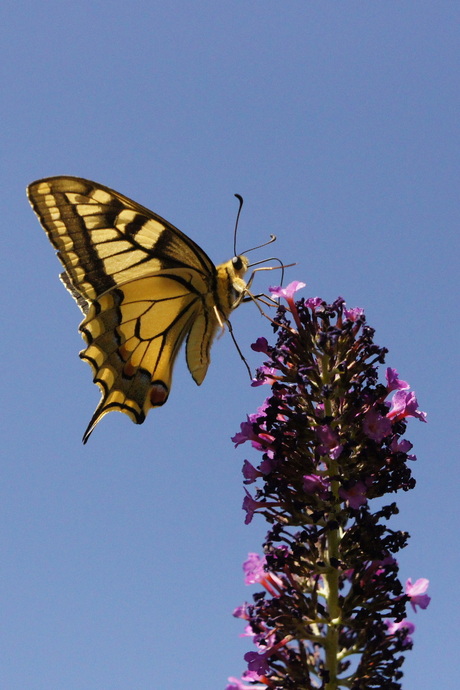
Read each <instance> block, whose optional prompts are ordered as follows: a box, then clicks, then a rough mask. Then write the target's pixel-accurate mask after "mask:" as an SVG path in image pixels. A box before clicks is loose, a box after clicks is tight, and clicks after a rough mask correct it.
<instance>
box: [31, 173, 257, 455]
mask: <svg viewBox="0 0 460 690" xmlns="http://www.w3.org/2000/svg"><path fill="white" fill-rule="evenodd" d="M28 195H29V199H30V202H31V204H32V206H33V208H34V210H35V212H36V213H37V215H38V217H39V219H40V222H41V224H42V225H43V227H44V228H45V230H46V232H47V234H48V237H49V239H50V241H51V243H52V244H53V246H54V247H55V248H56V249H57V252H58V257H59V259H60V261H61V263H62V264H63V266H64V269H65V270H64V273H63V274H62V276H61V279H62V281H63V283H64V285H65V286H66V287H67V288H68V289H69V291H70V292H71V293H72V295H73V297H74V298H75V299H76V300H77V302H78V304H79V306H80V307H81V309H82V311H83V312H84V314H85V319H84V321H83V322H82V324H81V325H80V331H81V333H82V336H83V339H84V340H85V342H86V345H87V346H86V348H85V349H84V350H83V351H82V352H81V353H80V357H81V358H82V359H84V360H85V361H87V362H88V363H89V364H90V365H91V368H92V370H93V375H94V379H93V380H94V382H95V383H97V385H98V386H99V388H100V389H101V392H102V399H101V401H100V403H99V405H98V407H97V409H96V411H95V413H94V415H93V417H92V419H91V421H90V423H89V425H88V428H87V430H86V432H85V435H84V437H83V440H84V442H86V440H87V439H88V437H89V435H90V433H91V432H92V430H93V429H94V427H95V425H96V424H97V422H98V421H99V420H100V419H101V417H102V416H103V415H105V414H106V413H107V412H109V411H111V410H119V411H121V412H124V413H125V414H127V415H128V416H129V417H130V418H131V419H132V421H134V422H136V423H137V424H141V423H142V422H143V421H144V419H145V416H146V414H147V412H148V410H149V409H150V408H152V407H158V406H160V405H163V404H164V403H165V402H166V400H167V399H168V395H169V391H170V388H171V379H172V370H173V366H174V362H175V359H176V357H177V354H178V351H179V349H180V346H181V345H182V343H183V342H184V340H186V341H187V344H186V359H187V365H188V368H189V370H190V373H191V374H192V376H193V378H194V380H195V381H196V383H197V384H200V383H201V382H202V381H203V379H204V377H205V375H206V372H207V369H208V366H209V361H210V355H209V353H210V347H211V344H212V341H213V339H214V337H215V335H216V332H217V331H218V329H219V327H220V328H222V327H223V326H224V324H225V323H226V321H227V319H228V316H229V314H230V312H231V310H232V309H233V308H234V307H235V306H237V305H238V304H239V303H240V301H241V298H242V295H243V294H244V291H245V289H246V284H245V282H244V280H243V278H242V276H243V275H244V273H245V272H246V270H247V267H248V261H247V259H246V258H245V257H235V258H234V259H233V260H232V261H229V262H227V263H225V264H221V265H220V266H217V267H216V266H215V265H214V264H213V263H212V261H211V260H210V259H209V257H208V256H207V255H206V254H205V252H204V251H203V250H202V249H201V248H200V247H199V246H198V245H197V244H195V242H193V241H192V240H191V239H190V238H188V237H187V236H186V235H184V233H182V232H181V231H180V230H178V229H177V228H175V227H174V226H173V225H171V224H170V223H168V222H167V221H165V220H163V219H162V218H161V217H160V216H158V215H156V214H155V213H153V212H152V211H149V210H148V209H146V208H145V207H143V206H141V205H139V204H137V203H136V202H134V201H132V200H131V199H128V198H127V197H124V196H123V195H121V194H119V193H118V192H115V191H114V190H111V189H109V188H108V187H104V186H103V185H98V184H96V183H94V182H90V181H89V180H84V179H81V178H75V177H53V178H46V179H43V180H38V181H37V182H34V183H32V184H31V185H30V187H29V188H28Z"/></svg>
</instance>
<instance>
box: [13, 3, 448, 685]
mask: <svg viewBox="0 0 460 690" xmlns="http://www.w3.org/2000/svg"><path fill="white" fill-rule="evenodd" d="M0 19H1V24H2V28H3V40H2V46H1V47H0V51H1V55H0V61H1V65H2V71H1V93H2V105H1V125H0V126H1V160H2V166H1V176H2V195H1V199H2V201H1V204H2V217H3V233H2V236H3V240H2V247H3V249H2V253H1V257H2V270H1V278H2V283H3V286H2V292H1V294H2V302H3V304H2V315H3V326H4V331H3V339H2V346H3V349H4V353H3V362H4V365H5V371H4V374H3V382H4V396H3V414H2V425H3V431H2V438H3V447H4V453H3V460H2V463H1V465H0V553H1V558H0V583H1V587H0V610H1V621H2V624H1V626H0V687H1V688H5V689H8V690H24V689H25V688H27V690H55V689H56V690H61V689H62V688H65V689H66V690H82V689H84V690H100V688H104V689H105V688H107V689H110V690H125V689H126V688H130V690H147V689H148V690H150V689H156V688H162V689H165V690H169V689H176V688H182V687H187V689H188V690H217V689H219V688H224V687H225V684H226V680H227V677H228V676H229V675H235V676H238V675H239V674H240V672H241V671H242V670H243V668H244V662H243V658H242V657H243V654H244V652H245V651H247V650H248V649H249V648H250V647H249V645H248V644H247V642H246V640H244V639H241V638H239V637H238V635H239V633H240V632H242V628H241V625H240V623H239V622H238V621H236V620H234V619H233V618H232V616H231V612H232V610H233V608H234V607H235V606H236V605H238V604H239V603H241V602H242V601H243V600H244V599H246V598H249V597H250V596H251V591H250V590H249V588H245V587H244V585H243V582H242V572H241V563H242V561H243V560H244V559H245V557H246V555H247V553H248V551H258V550H260V543H261V537H262V535H263V534H264V533H265V527H264V525H263V524H262V522H261V521H257V520H256V521H255V522H254V523H253V524H252V525H251V526H249V527H247V526H244V524H243V517H244V515H243V512H242V511H241V501H242V496H243V488H242V482H241V474H240V468H241V466H242V463H243V460H244V458H245V457H248V458H250V457H251V451H250V449H246V448H245V447H243V448H239V449H237V450H234V449H233V445H232V443H231V441H230V437H231V436H232V435H233V434H234V433H235V432H236V431H237V430H238V428H239V424H240V422H241V421H242V420H243V419H244V418H245V415H246V414H247V413H250V412H252V411H254V410H255V408H256V407H257V406H258V405H260V404H261V402H262V400H263V396H264V392H265V391H262V390H261V389H260V388H258V389H251V388H250V387H249V385H248V381H247V374H246V372H245V369H244V367H243V366H242V364H241V362H240V360H239V358H238V355H237V354H236V352H235V350H234V347H233V345H232V342H231V339H230V338H229V337H228V335H227V336H224V337H223V338H221V339H220V340H219V341H218V342H216V344H215V346H214V349H213V362H212V366H211V368H210V371H209V373H208V376H207V378H206V380H205V382H204V383H203V385H202V386H201V388H197V387H196V385H195V384H194V382H193V381H192V380H191V378H190V376H189V374H188V372H187V370H186V367H185V364H184V358H183V355H181V356H180V357H179V361H178V364H177V367H176V370H175V377H174V383H173V388H172V393H171V396H170V399H169V401H168V404H167V405H166V406H165V407H164V408H163V409H161V410H156V411H153V412H151V413H150V415H149V417H148V419H147V421H146V422H145V424H144V425H142V426H136V425H134V424H132V423H131V422H130V421H129V419H128V418H127V417H125V416H123V415H119V414H110V415H108V416H107V417H105V418H104V420H103V421H102V423H101V424H100V425H99V426H98V428H97V429H96V431H95V432H94V434H93V436H92V437H91V439H90V441H89V442H88V444H87V445H86V446H82V444H81V440H80V439H81V435H82V433H83V431H84V429H85V427H86V424H87V422H88V420H89V418H90V416H91V414H92V412H93V410H94V408H95V406H96V404H97V401H98V398H99V394H98V391H97V389H96V387H95V386H94V385H93V384H92V383H91V376H90V370H89V367H88V366H87V365H86V364H84V363H83V362H81V361H80V360H79V359H78V356H77V353H78V351H79V350H80V349H81V347H82V345H83V343H82V341H81V339H80V336H79V334H78V331H77V326H78V323H79V319H80V313H79V310H78V309H77V307H76V306H75V304H74V303H73V301H72V299H71V298H70V297H69V295H68V294H67V293H66V291H65V290H64V289H63V288H62V286H61V284H60V282H59V280H58V277H57V276H58V273H59V269H60V266H59V263H58V261H57V259H56V258H55V256H54V251H53V249H52V247H51V245H50V244H49V242H48V240H47V238H46V236H45V234H44V233H43V231H42V230H41V228H40V226H39V225H38V222H37V220H36V219H35V217H34V215H33V213H32V211H31V209H30V208H29V206H28V204H27V201H26V197H25V187H26V185H27V184H28V183H30V182H31V181H32V180H34V179H37V178H40V177H44V176H48V175H59V174H63V175H65V174H67V175H79V176H82V177H86V178H89V179H93V180H96V181H98V182H101V183H103V184H105V185H108V186H110V187H113V188H115V189H117V190H118V191H120V192H122V193H123V194H126V195H127V196H130V197H132V198H134V199H135V200H137V201H138V202H140V203H141V204H144V205H145V206H148V207H149V208H152V209H153V210H155V211H156V212H157V213H159V214H160V215H162V216H164V217H165V218H167V219H168V220H170V221H171V222H172V223H174V224H175V225H176V226H178V227H179V228H181V229H182V230H183V231H184V232H186V233H187V234H189V235H190V236H191V237H193V239H194V240H195V241H197V242H198V243H199V244H200V245H201V246H202V247H203V248H204V249H205V251H206V252H207V253H208V254H209V255H210V256H211V257H212V259H213V260H215V261H216V263H218V262H220V261H224V260H227V259H228V258H230V257H231V255H232V242H233V237H232V231H233V225H234V220H235V214H236V202H235V199H234V197H233V194H234V193H235V192H238V193H240V194H242V195H243V196H244V198H245V206H244V210H243V214H242V217H241V221H240V231H239V233H240V234H239V240H238V241H239V243H240V250H243V249H245V248H246V247H248V246H253V245H255V244H259V243H261V242H263V241H265V240H266V239H267V237H268V235H269V234H270V233H274V234H276V235H277V237H278V241H277V243H276V245H275V248H273V247H271V248H270V250H268V251H269V252H270V254H269V255H272V253H274V254H276V255H277V256H278V257H280V258H281V259H282V260H283V261H284V262H286V263H290V262H292V261H296V262H297V266H296V267H295V268H292V269H290V270H289V275H288V279H292V280H294V279H297V280H302V281H304V282H306V283H307V286H308V287H307V289H306V291H305V292H304V294H305V295H306V296H307V295H308V296H316V295H320V296H321V297H323V298H324V299H327V300H333V299H335V298H336V297H337V296H338V295H342V296H343V297H344V298H345V299H346V301H347V303H348V305H349V306H361V307H364V309H365V311H366V314H367V318H368V322H369V323H370V325H372V326H373V327H374V328H375V329H376V341H377V342H378V343H379V344H380V345H385V346H386V347H388V348H389V350H390V352H389V355H388V359H387V362H388V364H389V365H391V366H393V367H396V368H397V369H398V371H399V373H400V376H401V378H403V379H405V380H408V381H409V382H410V383H411V386H412V387H413V388H414V389H415V391H416V393H417V396H418V400H419V405H420V408H421V409H422V410H426V411H427V412H428V415H429V424H428V425H422V424H420V423H418V422H416V421H413V422H412V424H411V425H409V431H408V434H407V437H408V438H409V439H411V440H412V442H413V443H414V446H415V448H414V451H415V452H416V454H417V456H418V461H417V464H416V465H415V467H414V473H415V477H416V479H417V487H416V489H415V490H414V491H413V492H411V493H410V494H407V495H403V496H401V498H400V501H399V504H400V509H401V512H400V515H399V516H398V518H397V520H395V521H394V527H395V528H400V529H407V530H408V531H409V532H410V533H411V534H412V539H411V542H410V546H409V548H407V549H406V550H405V552H404V553H403V554H401V557H400V559H399V560H400V564H401V576H402V578H403V579H404V580H405V579H406V578H407V577H411V578H412V579H413V580H414V579H416V578H418V577H428V578H429V579H430V581H431V585H430V594H431V595H432V597H433V600H432V603H431V605H430V607H429V609H428V610H427V611H426V612H422V613H418V614H417V615H416V616H413V617H412V619H413V620H414V622H415V624H416V626H417V629H416V632H415V635H414V639H415V648H414V650H413V651H412V652H411V653H410V654H409V655H408V659H407V662H406V664H405V666H404V670H405V682H404V686H403V687H404V688H418V690H432V688H433V687H442V688H443V689H444V690H449V689H450V688H456V687H457V678H458V670H459V669H458V663H457V659H458V651H457V647H458V642H457V640H458V630H457V621H458V617H459V613H460V612H459V610H458V603H457V602H458V596H457V592H456V588H457V580H458V568H459V549H458V524H459V511H458V503H459V502H458V482H459V471H458V465H457V463H458V453H457V448H458V436H457V434H456V430H457V428H458V422H457V418H456V411H457V407H458V377H456V374H457V369H458V361H457V360H458V316H456V314H457V315H458V306H457V303H458V300H457V293H458V239H457V238H458V224H459V211H460V207H459V126H458V122H459V100H460V99H459V91H458V74H459V69H460V49H459V29H460V5H459V4H458V3H456V2H427V1H424V0H417V1H416V2H415V1H413V0H412V1H411V0H408V1H406V2H397V1H396V0H395V1H393V0H389V1H388V0H387V1H385V2H383V1H380V2H356V1H354V0H351V1H349V2H329V1H328V0H325V1H324V2H313V1H308V0H301V1H300V0H289V1H288V2H274V1H273V0H268V1H265V2H261V0H246V1H244V2H242V1H238V0H235V1H233V2H220V3H218V2H217V3H216V2H211V1H210V0H208V1H204V0H195V1H194V2H185V1H183V0H182V1H178V0H176V1H175V0H172V1H171V2H167V3H164V2H157V1H156V0H151V1H150V2H149V3H144V2H138V1H137V0H134V1H131V2H129V3H126V2H119V1H118V0H115V1H114V2H108V1H101V2H94V1H93V2H88V1H87V0H82V1H81V2H79V3H70V2H67V1H66V0H60V1H59V2H57V1H54V0H51V1H46V2H41V3H27V2H24V1H23V0H16V1H15V2H12V1H11V0H6V1H5V2H4V3H3V4H2V8H1V10H0ZM456 250H457V254H456ZM265 251H266V250H261V252H260V253H261V256H260V258H265V257H266V256H267V254H264V252H265ZM276 282H277V278H276V277H275V276H271V275H268V274H262V275H261V276H259V277H258V283H257V290H266V289H267V287H268V285H269V284H274V283H275V284H276ZM232 323H233V328H234V331H235V334H236V336H237V338H238V340H239V343H240V346H241V347H242V348H243V350H244V351H245V353H246V354H247V357H248V360H249V362H250V364H251V365H252V366H255V365H257V363H259V361H260V360H259V358H258V356H257V355H256V354H255V353H253V352H252V351H251V350H250V348H249V345H250V343H251V342H253V341H254V340H255V339H256V338H257V337H258V336H260V335H265V336H267V337H268V336H269V333H270V330H269V328H268V324H267V322H265V321H264V320H263V319H261V318H260V317H259V315H258V312H257V311H256V310H255V307H254V306H253V305H251V304H247V305H243V306H241V308H240V309H239V310H238V311H237V312H236V313H235V314H234V317H233V318H232ZM454 378H456V379H457V382H456V383H457V385H455V383H454ZM454 415H455V416H454Z"/></svg>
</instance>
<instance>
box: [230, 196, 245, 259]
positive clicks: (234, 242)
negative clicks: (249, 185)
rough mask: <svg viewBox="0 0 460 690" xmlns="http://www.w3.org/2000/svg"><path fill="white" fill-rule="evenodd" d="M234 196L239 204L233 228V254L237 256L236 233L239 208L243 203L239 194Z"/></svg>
mask: <svg viewBox="0 0 460 690" xmlns="http://www.w3.org/2000/svg"><path fill="white" fill-rule="evenodd" d="M235 196H236V198H237V199H238V202H239V204H240V205H239V208H238V213H237V214H236V222H235V230H234V231H233V256H237V253H236V233H237V230H238V221H239V219H240V213H241V209H242V208H243V203H244V202H243V197H242V196H241V194H235Z"/></svg>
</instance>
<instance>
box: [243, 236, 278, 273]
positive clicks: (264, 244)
mask: <svg viewBox="0 0 460 690" xmlns="http://www.w3.org/2000/svg"><path fill="white" fill-rule="evenodd" d="M273 242H276V235H270V239H269V240H268V242H264V243H263V244H259V245H257V247H251V249H246V251H244V252H242V253H243V254H248V253H249V252H253V251H254V249H262V247H266V246H267V245H269V244H272V243H273ZM266 261H271V259H266ZM275 261H279V259H275ZM259 263H262V262H261V261H259ZM280 263H281V262H280ZM253 266H255V264H253Z"/></svg>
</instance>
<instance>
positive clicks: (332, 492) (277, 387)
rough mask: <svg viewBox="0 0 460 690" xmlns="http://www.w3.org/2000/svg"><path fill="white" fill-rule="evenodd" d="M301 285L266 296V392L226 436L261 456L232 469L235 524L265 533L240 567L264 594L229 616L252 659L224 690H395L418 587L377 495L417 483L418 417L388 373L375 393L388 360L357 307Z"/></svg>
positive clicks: (421, 602)
mask: <svg viewBox="0 0 460 690" xmlns="http://www.w3.org/2000/svg"><path fill="white" fill-rule="evenodd" d="M301 287H304V284H303V283H291V285H289V286H288V287H287V288H271V292H272V295H274V296H275V297H282V298H284V299H285V300H286V302H287V307H285V306H279V308H278V312H277V315H276V317H275V319H274V322H273V323H274V330H275V332H276V333H277V338H278V339H277V343H276V345H275V346H271V345H269V344H268V342H267V340H266V339H265V338H259V339H258V340H257V342H256V343H255V344H254V345H253V346H252V347H253V349H254V350H255V351H257V352H260V353H263V354H264V355H265V356H266V361H265V362H264V364H263V365H262V366H261V367H260V368H259V369H258V372H257V375H256V378H255V381H254V384H253V385H259V386H261V385H264V384H268V385H270V387H271V393H270V395H269V397H268V398H267V399H266V400H265V402H264V403H263V405H262V406H261V407H260V408H259V409H258V410H257V411H256V413H255V414H252V415H249V416H248V417H247V420H246V421H245V422H243V423H242V424H241V430H240V432H239V433H237V434H236V435H235V436H234V438H233V441H234V443H235V445H236V446H238V445H240V444H242V443H245V442H247V441H249V442H250V443H251V445H252V447H253V448H254V449H256V450H257V451H259V452H260V453H262V459H261V461H260V462H259V463H258V464H253V463H251V462H249V461H248V460H245V462H244V466H243V475H244V484H245V493H246V496H245V498H244V502H243V508H244V510H245V513H246V523H249V522H251V520H252V518H253V516H254V514H256V513H257V514H261V515H263V516H264V517H265V519H266V520H267V522H268V523H269V525H270V529H269V532H268V534H267V537H266V541H265V543H264V555H263V556H259V555H257V554H250V555H249V558H248V560H247V561H246V562H245V564H244V571H245V579H246V583H247V584H251V585H253V584H258V585H259V586H261V587H262V588H263V591H261V592H258V593H256V594H254V595H253V602H252V603H246V604H244V605H243V606H240V607H238V609H236V611H235V612H234V615H235V616H236V617H238V618H242V619H243V620H244V621H246V631H245V635H247V636H250V637H251V638H252V640H253V642H254V644H255V646H256V650H255V651H251V652H248V653H247V654H246V655H245V661H246V662H247V670H246V671H245V673H244V674H243V678H242V679H241V680H239V679H236V678H231V679H229V684H228V685H227V690H245V689H246V688H254V687H259V688H266V687H268V688H273V689H275V688H276V689H281V688H283V689H284V688H286V689H294V688H296V689H297V690H312V689H313V688H323V689H324V690H332V689H335V688H338V687H340V686H343V687H347V688H350V689H351V690H364V689H366V690H367V689H368V688H371V689H375V690H377V689H381V690H383V689H385V690H397V689H398V688H400V687H401V686H400V683H399V680H400V679H401V677H402V672H401V665H402V663H403V659H404V658H403V652H405V651H406V650H408V649H410V648H411V646H412V638H411V635H412V633H413V631H414V625H413V624H412V623H411V622H410V621H408V620H406V619H405V615H406V607H407V605H408V604H409V603H410V604H411V605H412V607H413V609H414V611H415V610H416V607H417V606H419V607H420V608H426V606H427V605H428V603H429V596H428V595H427V594H426V589H427V586H428V581H427V580H425V579H419V580H417V581H416V582H415V583H414V584H412V582H411V580H407V583H406V587H405V588H403V585H402V584H401V582H400V580H399V578H398V563H397V561H396V559H395V558H394V555H393V554H395V553H397V552H398V551H399V550H400V549H401V548H403V547H404V546H406V543H407V540H408V536H409V535H408V534H407V533H406V532H401V531H394V530H392V529H390V528H389V527H388V526H387V522H388V520H389V519H390V517H391V516H392V515H394V514H396V513H397V512H398V510H397V507H396V503H395V502H391V503H389V504H388V505H384V504H383V501H382V500H381V497H383V496H384V495H386V494H393V493H396V492H397V491H400V490H401V489H402V490H403V491H408V490H409V489H412V488H413V487H414V486H415V480H414V479H413V478H412V475H411V469H410V462H411V461H414V460H415V459H416V458H415V456H414V455H410V454H409V452H410V450H411V449H412V444H411V443H410V442H409V441H408V440H406V439H404V438H402V437H403V435H404V432H405V430H406V424H407V420H408V419H409V418H410V417H415V418H416V419H419V420H421V421H426V415H425V413H424V412H420V411H419V410H418V404H417V400H416V397H415V395H414V393H413V392H411V391H410V390H409V384H408V383H407V382H406V381H402V380H401V379H399V377H398V373H397V371H396V370H395V369H391V368H388V369H387V370H386V381H385V383H379V381H378V365H379V364H383V363H384V360H385V354H386V352H387V351H386V350H385V349H384V348H381V347H379V346H377V345H376V344H375V343H374V342H373V336H374V331H373V329H371V328H369V326H367V325H366V320H365V316H364V313H363V310H362V309H347V308H346V306H345V303H344V300H343V299H341V298H339V299H337V300H336V301H335V302H334V303H333V304H330V305H328V304H326V303H325V302H324V301H322V300H321V299H319V298H314V299H308V300H303V299H302V300H300V301H298V302H295V301H294V293H295V292H296V291H297V290H298V289H300V288H301ZM248 487H249V488H248ZM250 489H251V490H250ZM372 499H380V500H379V501H376V503H378V506H379V507H377V508H376V509H374V510H373V511H372V510H371V503H370V502H371V501H372Z"/></svg>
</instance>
